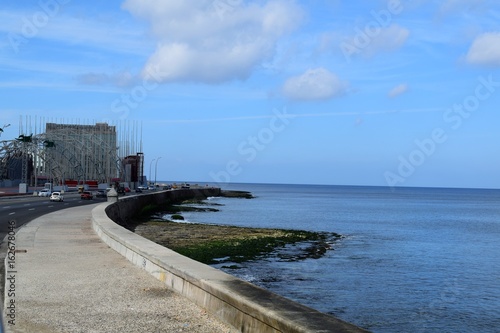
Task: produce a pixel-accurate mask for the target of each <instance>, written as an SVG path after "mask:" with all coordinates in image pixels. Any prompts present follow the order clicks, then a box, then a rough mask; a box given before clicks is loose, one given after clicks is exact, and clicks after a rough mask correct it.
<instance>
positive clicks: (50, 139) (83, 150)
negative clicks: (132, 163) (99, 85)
mask: <svg viewBox="0 0 500 333" xmlns="http://www.w3.org/2000/svg"><path fill="white" fill-rule="evenodd" d="M33 120H34V121H33ZM23 124H24V125H23ZM138 129H139V126H138V124H137V123H130V122H119V123H117V124H112V125H109V124H108V123H104V122H96V123H94V124H92V123H89V122H88V121H87V122H84V123H82V122H80V121H79V120H77V121H74V120H70V121H64V120H48V121H47V120H46V119H45V118H36V117H35V118H34V119H32V118H31V117H26V118H25V119H24V122H23V118H22V117H21V119H20V127H19V133H20V134H19V137H18V138H17V139H14V140H4V141H1V142H0V143H1V146H0V179H11V180H12V179H20V180H21V182H22V183H30V184H32V185H33V184H36V183H37V179H46V180H49V181H50V182H53V183H54V184H59V185H63V184H64V183H65V181H66V180H73V181H75V180H76V181H77V183H78V184H80V183H86V182H88V181H92V182H96V183H111V182H112V181H116V180H117V179H122V178H124V177H125V174H124V172H125V171H124V169H125V168H124V164H123V163H124V158H125V156H128V155H130V154H131V152H133V151H135V152H139V151H142V138H140V137H139V136H138ZM122 132H125V133H122ZM28 133H30V134H29V135H28ZM33 133H35V134H33ZM141 136H142V133H141ZM134 178H135V177H134Z"/></svg>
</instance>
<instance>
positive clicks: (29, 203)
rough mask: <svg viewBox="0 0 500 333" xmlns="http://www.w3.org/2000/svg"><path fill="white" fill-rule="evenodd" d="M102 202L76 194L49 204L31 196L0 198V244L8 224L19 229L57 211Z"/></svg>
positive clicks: (47, 201)
mask: <svg viewBox="0 0 500 333" xmlns="http://www.w3.org/2000/svg"><path fill="white" fill-rule="evenodd" d="M104 201H106V198H95V197H94V199H93V200H82V199H80V194H78V193H65V194H64V201H63V202H51V201H49V198H47V197H36V196H31V195H27V196H13V197H0V242H1V241H3V239H4V238H5V236H6V234H7V232H8V226H9V222H10V223H11V224H14V223H15V228H19V227H21V226H22V225H23V224H25V223H28V222H30V221H31V220H33V219H35V218H37V217H39V216H41V215H44V214H47V213H51V212H54V211H56V210H59V209H65V208H70V207H76V206H82V205H88V204H92V203H97V202H104Z"/></svg>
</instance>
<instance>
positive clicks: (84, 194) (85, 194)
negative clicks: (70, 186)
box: [80, 191, 94, 200]
mask: <svg viewBox="0 0 500 333" xmlns="http://www.w3.org/2000/svg"><path fill="white" fill-rule="evenodd" d="M80 198H82V199H83V200H92V199H94V196H93V195H92V192H89V191H83V192H82V194H80Z"/></svg>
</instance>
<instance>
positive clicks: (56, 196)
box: [49, 192, 64, 202]
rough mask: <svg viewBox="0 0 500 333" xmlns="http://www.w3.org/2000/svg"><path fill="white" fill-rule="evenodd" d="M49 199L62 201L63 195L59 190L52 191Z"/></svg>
mask: <svg viewBox="0 0 500 333" xmlns="http://www.w3.org/2000/svg"><path fill="white" fill-rule="evenodd" d="M49 200H50V201H60V202H62V201H64V197H63V195H62V194H61V192H52V194H51V195H50V199H49Z"/></svg>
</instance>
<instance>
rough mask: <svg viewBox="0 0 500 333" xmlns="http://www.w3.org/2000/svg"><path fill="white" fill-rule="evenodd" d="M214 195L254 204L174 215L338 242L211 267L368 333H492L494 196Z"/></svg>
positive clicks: (269, 188) (270, 188) (466, 192)
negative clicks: (319, 251)
mask: <svg viewBox="0 0 500 333" xmlns="http://www.w3.org/2000/svg"><path fill="white" fill-rule="evenodd" d="M223 189H227V190H244V191H250V192H252V194H254V195H255V196H256V198H255V199H235V198H223V197H217V198H210V199H209V201H210V202H211V203H214V204H218V205H221V206H217V207H215V208H218V209H220V211H219V212H186V213H183V215H184V217H185V218H186V219H187V221H189V222H200V223H214V224H222V225H236V226H246V227H264V228H286V229H302V230H310V231H326V232H335V233H339V234H341V235H342V236H343V238H341V239H339V240H337V241H335V242H334V243H333V244H332V249H331V250H328V251H327V252H326V254H325V255H324V256H322V257H321V258H319V259H312V258H309V259H305V260H298V261H297V260H294V261H290V260H284V259H283V258H281V257H280V256H278V255H271V256H268V257H263V258H260V259H258V260H255V261H251V262H246V263H243V264H241V265H239V269H229V268H223V267H222V265H219V267H218V265H215V267H218V268H220V269H222V270H224V271H225V272H227V273H229V274H232V275H235V276H237V277H239V278H242V279H244V280H247V281H249V282H251V283H253V284H256V285H259V286H261V287H264V288H266V289H269V290H271V291H273V292H275V293H277V294H280V295H282V296H285V297H287V298H289V299H292V300H294V301H297V302H299V303H302V304H304V305H307V306H310V307H312V308H315V309H317V310H319V311H321V312H325V313H329V314H332V315H334V316H336V317H338V318H340V319H342V320H345V321H348V322H351V323H353V324H355V325H358V326H361V327H363V328H366V329H368V330H370V331H372V332H384V333H385V332H398V333H400V332H440V333H442V332H450V333H451V332H453V333H457V332H485V333H486V332H500V259H499V258H500V190H487V189H445V188H395V189H390V188H387V187H362V186H320V185H270V184H227V185H225V186H223ZM285 250H286V249H285ZM224 266H227V265H224Z"/></svg>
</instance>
